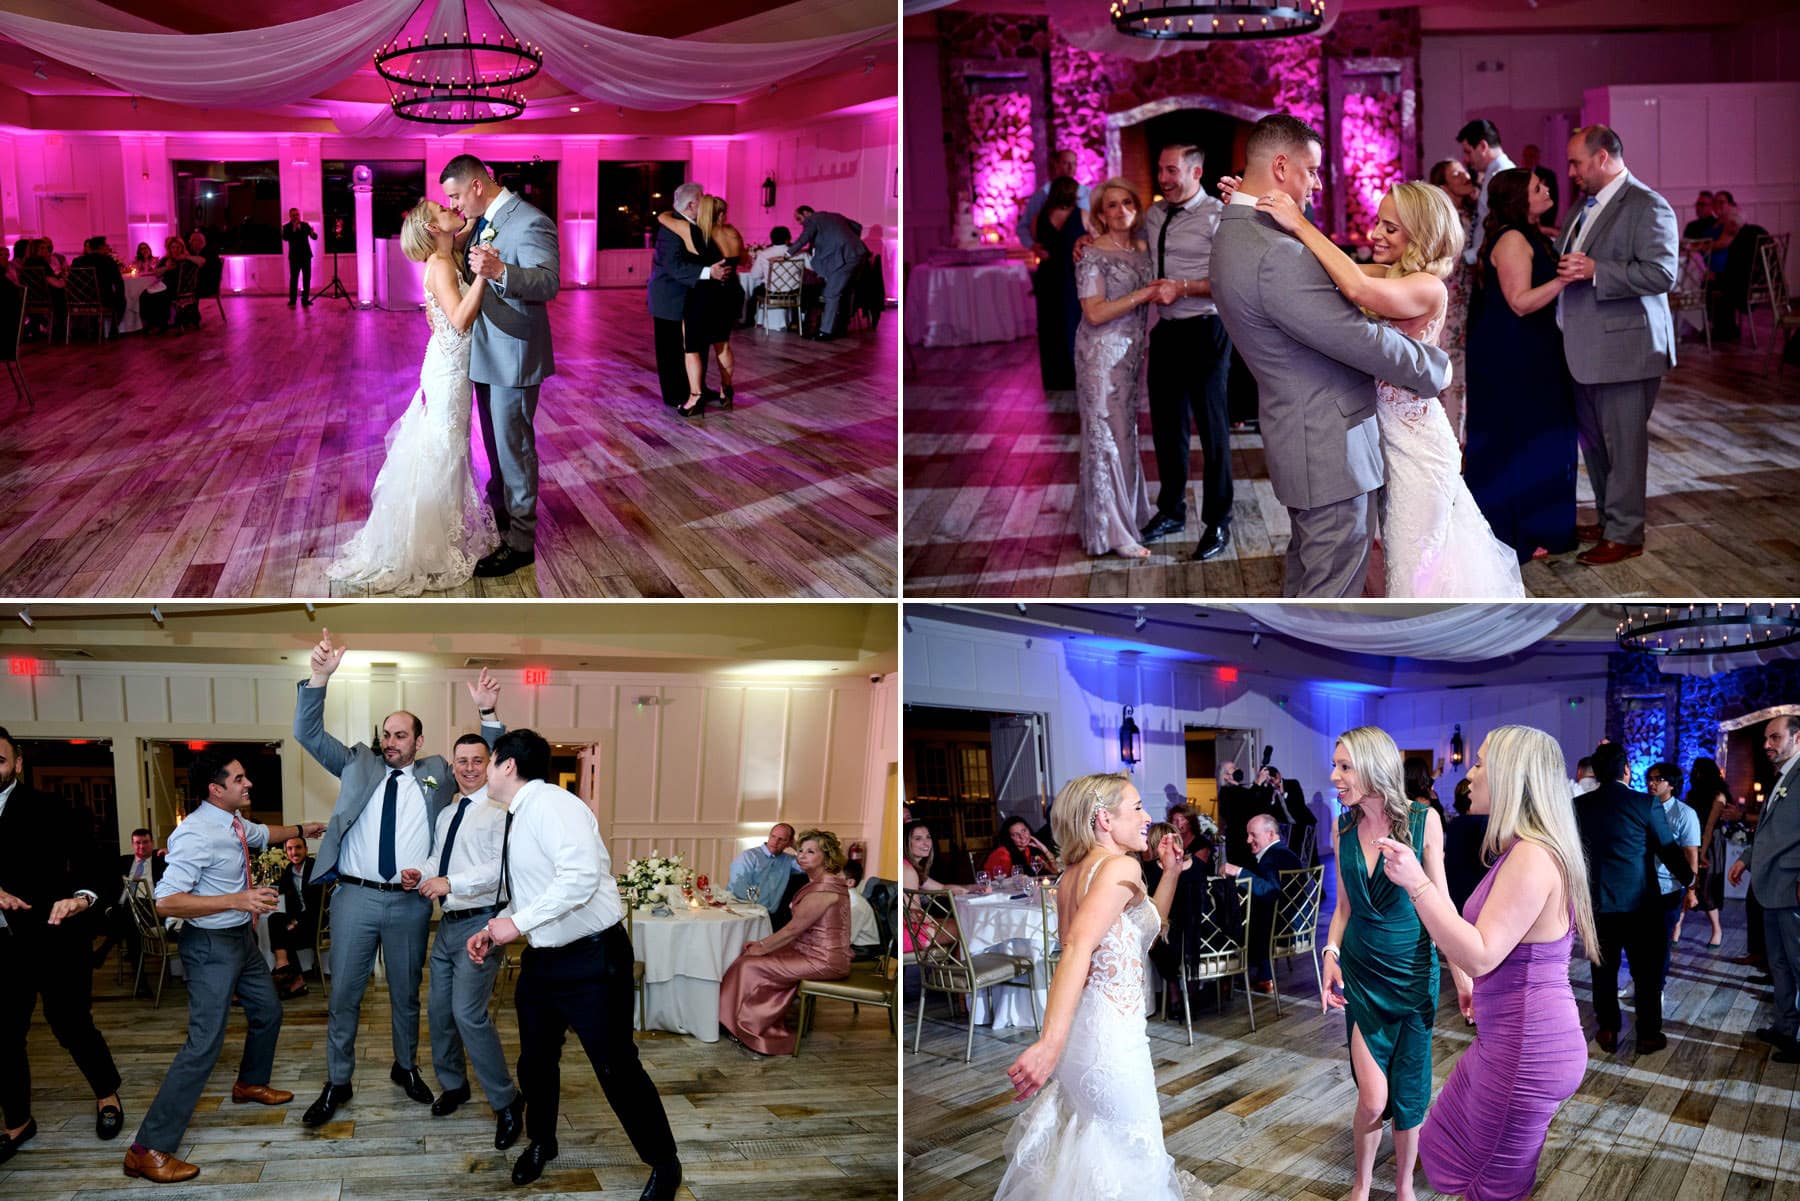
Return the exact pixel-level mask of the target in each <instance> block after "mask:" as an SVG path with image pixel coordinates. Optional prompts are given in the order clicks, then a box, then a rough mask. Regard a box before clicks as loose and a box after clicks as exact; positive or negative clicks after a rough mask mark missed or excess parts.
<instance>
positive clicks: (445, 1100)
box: [431, 1084, 471, 1118]
mask: <svg viewBox="0 0 1800 1201" xmlns="http://www.w3.org/2000/svg"><path fill="white" fill-rule="evenodd" d="M470 1095H471V1094H470V1093H469V1086H468V1085H466V1084H465V1085H463V1086H462V1087H461V1088H447V1089H445V1090H444V1091H443V1092H441V1093H439V1094H438V1099H437V1100H435V1101H433V1102H432V1103H431V1116H432V1117H434V1118H446V1117H449V1116H450V1115H451V1114H453V1113H455V1112H456V1111H457V1110H458V1109H460V1108H462V1104H463V1102H464V1101H467V1100H468V1099H469V1097H470Z"/></svg>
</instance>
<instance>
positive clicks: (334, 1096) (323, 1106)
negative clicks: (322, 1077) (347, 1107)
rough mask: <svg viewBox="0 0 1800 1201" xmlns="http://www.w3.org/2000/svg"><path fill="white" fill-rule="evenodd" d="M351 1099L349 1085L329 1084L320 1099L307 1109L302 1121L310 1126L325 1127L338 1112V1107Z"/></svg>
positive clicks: (301, 1118)
mask: <svg viewBox="0 0 1800 1201" xmlns="http://www.w3.org/2000/svg"><path fill="white" fill-rule="evenodd" d="M349 1099H350V1086H349V1085H348V1084H327V1085H326V1086H325V1091H324V1092H322V1093H320V1094H319V1099H318V1100H317V1101H314V1102H313V1103H312V1104H311V1105H308V1106H307V1107H306V1112H305V1113H304V1114H302V1115H301V1116H300V1121H301V1122H302V1123H304V1124H305V1125H308V1126H323V1125H324V1124H325V1123H326V1122H329V1121H330V1120H331V1115H332V1114H334V1113H336V1112H337V1107H338V1106H340V1105H342V1104H344V1103H345V1102H346V1101H348V1100H349Z"/></svg>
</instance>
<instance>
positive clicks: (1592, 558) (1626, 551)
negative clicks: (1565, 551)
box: [1575, 540, 1644, 567]
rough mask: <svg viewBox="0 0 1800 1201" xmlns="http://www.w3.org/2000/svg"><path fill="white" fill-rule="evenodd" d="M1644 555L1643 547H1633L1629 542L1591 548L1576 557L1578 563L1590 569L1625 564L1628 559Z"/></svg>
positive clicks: (1605, 542) (1604, 542)
mask: <svg viewBox="0 0 1800 1201" xmlns="http://www.w3.org/2000/svg"><path fill="white" fill-rule="evenodd" d="M1643 553H1644V548H1643V547H1641V546H1633V545H1631V544H1630V543H1629V542H1607V541H1604V540H1602V541H1601V542H1600V543H1599V545H1597V546H1593V547H1590V548H1589V549H1587V550H1584V551H1582V552H1581V553H1580V554H1578V555H1576V556H1575V561H1576V562H1577V563H1585V564H1587V565H1588V566H1589V567H1605V566H1607V565H1609V564H1612V563H1623V562H1624V561H1625V560H1627V559H1635V558H1637V557H1638V556H1639V555H1641V554H1643Z"/></svg>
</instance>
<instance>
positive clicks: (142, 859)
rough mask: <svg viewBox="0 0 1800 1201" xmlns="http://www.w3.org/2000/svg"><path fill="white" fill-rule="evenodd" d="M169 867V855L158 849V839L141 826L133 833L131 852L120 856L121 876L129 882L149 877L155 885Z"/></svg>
mask: <svg viewBox="0 0 1800 1201" xmlns="http://www.w3.org/2000/svg"><path fill="white" fill-rule="evenodd" d="M168 866H169V853H168V852H167V851H159V850H157V849H156V837H155V836H154V835H152V834H151V833H150V831H149V830H147V829H145V828H144V827H142V826H139V827H138V828H137V829H135V830H133V831H132V832H131V851H130V853H129V854H124V855H120V856H119V875H121V876H123V877H124V878H125V879H126V881H127V882H135V881H136V880H138V879H140V878H141V877H144V876H148V877H149V878H150V883H152V884H155V883H156V882H157V881H158V880H161V879H162V874H163V870H164V869H165V868H167V867H168Z"/></svg>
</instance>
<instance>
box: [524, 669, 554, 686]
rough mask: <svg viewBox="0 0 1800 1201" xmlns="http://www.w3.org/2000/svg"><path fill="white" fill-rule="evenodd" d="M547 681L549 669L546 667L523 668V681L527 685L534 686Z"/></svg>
mask: <svg viewBox="0 0 1800 1201" xmlns="http://www.w3.org/2000/svg"><path fill="white" fill-rule="evenodd" d="M549 682H550V669H549V668H548V667H527V668H526V669H525V683H526V684H527V685H529V686H532V687H536V686H537V685H539V684H548V683H549Z"/></svg>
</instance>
